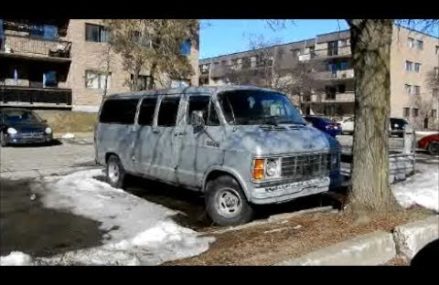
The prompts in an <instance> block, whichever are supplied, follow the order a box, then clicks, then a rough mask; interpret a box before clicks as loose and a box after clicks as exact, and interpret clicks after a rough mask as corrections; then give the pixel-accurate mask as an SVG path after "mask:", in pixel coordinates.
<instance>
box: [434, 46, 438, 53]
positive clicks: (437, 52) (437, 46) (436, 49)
mask: <svg viewBox="0 0 439 285" xmlns="http://www.w3.org/2000/svg"><path fill="white" fill-rule="evenodd" d="M435 53H436V54H439V46H436V51H435Z"/></svg>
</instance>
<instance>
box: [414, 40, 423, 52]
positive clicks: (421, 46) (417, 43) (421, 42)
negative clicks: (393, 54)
mask: <svg viewBox="0 0 439 285" xmlns="http://www.w3.org/2000/svg"><path fill="white" fill-rule="evenodd" d="M416 47H417V48H418V49H419V50H422V49H423V48H424V42H423V41H421V40H417V41H416Z"/></svg>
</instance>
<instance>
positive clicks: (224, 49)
mask: <svg viewBox="0 0 439 285" xmlns="http://www.w3.org/2000/svg"><path fill="white" fill-rule="evenodd" d="M347 28H348V26H347V24H346V22H345V21H344V20H294V21H291V22H288V24H287V27H286V28H285V29H282V30H280V31H273V30H272V29H270V27H269V26H268V25H267V22H266V21H265V20H249V19H246V20H202V21H201V31H200V59H203V58H207V57H213V56H218V55H222V54H229V53H234V52H240V51H245V50H248V49H249V41H250V38H251V37H254V36H259V35H262V36H263V39H264V41H269V42H273V43H275V44H277V43H287V42H294V41H300V40H304V39H309V38H314V37H315V36H316V35H318V34H324V33H330V32H335V31H338V30H345V29H347Z"/></svg>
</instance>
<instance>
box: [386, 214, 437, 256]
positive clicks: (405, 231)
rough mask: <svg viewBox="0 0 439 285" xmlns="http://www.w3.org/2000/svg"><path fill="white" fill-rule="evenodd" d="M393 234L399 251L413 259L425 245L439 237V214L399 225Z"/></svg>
mask: <svg viewBox="0 0 439 285" xmlns="http://www.w3.org/2000/svg"><path fill="white" fill-rule="evenodd" d="M393 236H394V240H395V245H396V248H397V249H398V252H399V253H400V254H402V255H403V256H405V257H407V258H410V259H411V258H413V257H414V256H415V255H416V253H418V252H419V251H420V250H421V249H422V248H423V247H424V246H426V245H427V244H428V243H430V242H432V241H433V240H435V239H437V238H439V216H437V215H436V216H432V217H428V218H426V219H424V220H420V221H415V222H411V223H408V224H405V225H401V226H397V227H396V228H395V230H394V232H393Z"/></svg>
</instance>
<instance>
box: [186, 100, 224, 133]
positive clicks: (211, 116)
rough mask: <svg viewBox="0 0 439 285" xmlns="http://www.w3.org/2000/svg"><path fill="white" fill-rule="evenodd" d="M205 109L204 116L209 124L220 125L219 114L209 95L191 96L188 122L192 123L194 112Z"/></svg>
mask: <svg viewBox="0 0 439 285" xmlns="http://www.w3.org/2000/svg"><path fill="white" fill-rule="evenodd" d="M193 111H203V118H204V121H205V122H206V125H207V126H219V124H220V123H219V120H218V116H217V114H216V111H215V108H214V106H213V103H212V102H211V100H210V97H209V96H191V97H189V107H188V114H187V123H188V124H189V125H190V124H192V122H191V120H192V112H193Z"/></svg>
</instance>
